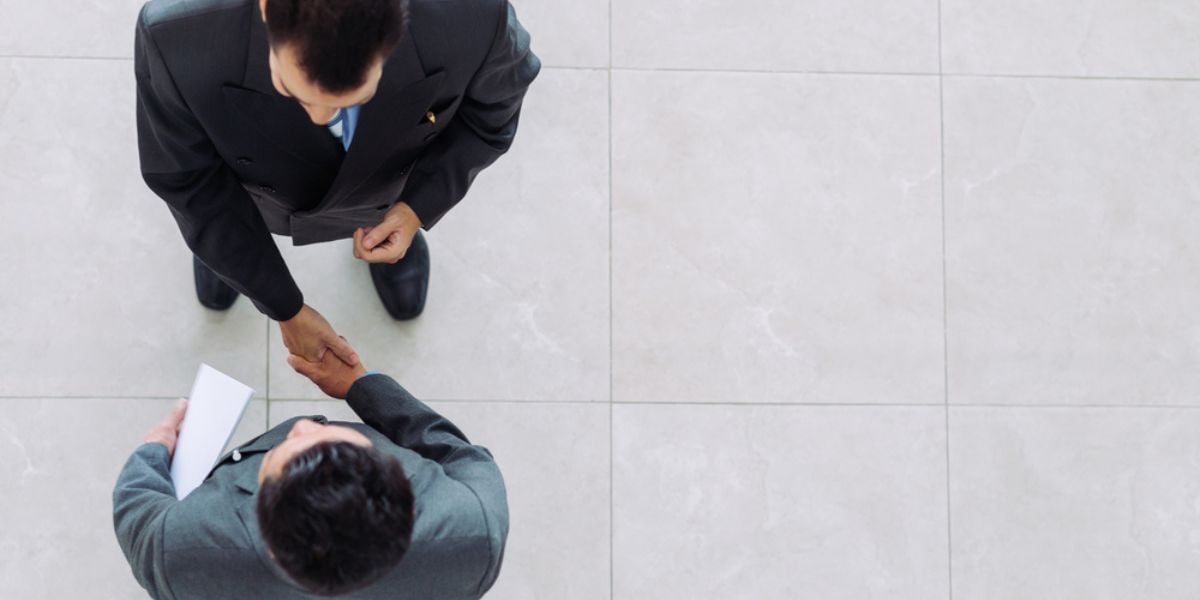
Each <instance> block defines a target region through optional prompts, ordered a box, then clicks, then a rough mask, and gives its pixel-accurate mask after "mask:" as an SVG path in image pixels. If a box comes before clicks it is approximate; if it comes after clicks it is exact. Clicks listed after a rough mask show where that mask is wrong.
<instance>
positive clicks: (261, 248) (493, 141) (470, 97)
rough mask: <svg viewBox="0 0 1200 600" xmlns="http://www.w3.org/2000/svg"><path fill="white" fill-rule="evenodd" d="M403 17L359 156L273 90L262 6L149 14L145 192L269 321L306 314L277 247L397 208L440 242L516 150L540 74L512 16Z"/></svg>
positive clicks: (466, 11)
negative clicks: (435, 231)
mask: <svg viewBox="0 0 1200 600" xmlns="http://www.w3.org/2000/svg"><path fill="white" fill-rule="evenodd" d="M408 3H409V7H410V18H409V24H408V29H407V30H406V31H405V32H404V35H403V37H402V39H401V42H400V45H399V46H398V47H397V48H396V49H395V51H393V52H392V54H391V56H389V57H388V59H387V62H386V63H385V64H384V67H383V77H382V79H381V80H380V82H379V88H378V90H377V91H376V93H375V97H374V98H372V99H371V100H370V101H369V102H367V103H366V104H365V105H363V108H362V112H361V113H360V116H359V121H358V126H357V128H356V129H355V132H354V141H353V143H352V144H351V145H350V150H349V152H346V151H344V150H343V148H342V145H341V143H340V142H338V141H337V140H336V139H335V138H334V137H333V136H332V135H330V133H329V130H328V129H327V128H326V127H324V126H322V125H314V124H313V123H312V122H311V120H310V119H309V118H308V115H307V114H306V113H305V112H304V109H302V108H301V107H300V105H299V104H297V103H296V101H295V100H293V99H291V98H287V97H284V96H281V95H280V94H279V93H278V92H277V91H276V90H275V87H274V85H273V84H272V83H271V71H270V67H269V65H268V60H267V59H268V45H267V32H266V27H265V26H264V25H263V22H262V17H261V15H260V14H259V10H258V0H153V1H152V2H149V3H147V4H146V6H145V8H143V9H142V13H141V16H140V17H139V19H138V25H137V35H136V38H135V40H134V74H135V75H136V77H137V127H138V149H139V155H140V158H141V169H142V177H143V178H144V179H145V180H146V183H147V185H149V186H150V189H152V190H154V192H155V193H156V194H158V196H159V197H161V198H162V199H163V200H164V201H165V202H166V204H167V206H168V207H170V209H171V212H172V214H173V215H174V217H175V220H176V222H177V223H178V225H179V230H180V232H181V233H182V234H183V239H184V241H186V242H187V245H188V247H189V248H190V249H191V250H192V252H193V253H194V254H195V255H196V256H198V257H199V258H200V260H201V261H203V262H204V263H205V264H206V265H208V267H209V268H211V269H212V270H213V271H216V272H217V273H218V274H219V275H221V277H222V278H223V279H224V280H225V281H227V282H228V283H229V284H230V285H231V286H233V287H234V288H235V289H237V290H238V291H239V292H241V293H242V294H244V295H245V296H246V297H248V298H250V299H251V300H252V301H253V302H254V303H255V305H256V306H258V308H259V310H261V311H262V312H263V313H265V314H266V315H267V316H269V317H271V318H272V319H276V320H286V319H290V318H292V317H293V316H295V314H296V313H297V312H299V311H300V308H301V307H302V306H303V303H304V300H303V295H302V294H301V292H300V289H299V288H298V287H297V286H296V283H295V281H294V280H293V279H292V276H291V273H290V272H289V271H288V268H287V265H286V264H285V263H284V261H283V258H282V257H281V256H280V254H279V250H278V249H277V248H276V247H275V242H274V240H273V239H271V233H277V234H281V235H290V236H292V240H293V242H294V243H295V244H297V245H301V244H310V243H314V242H323V241H329V240H334V239H339V238H348V237H350V236H351V235H352V234H353V233H354V230H355V228H357V227H368V226H373V225H378V224H379V222H380V220H381V219H382V217H383V215H384V213H385V212H386V211H387V210H388V209H389V208H391V206H392V205H394V204H395V203H396V202H398V201H401V200H403V201H404V202H405V203H407V204H408V205H409V206H411V207H412V209H413V211H415V212H416V214H417V216H418V217H420V219H421V222H422V223H423V224H424V226H425V227H426V228H429V227H432V226H433V225H434V223H436V222H437V221H438V219H440V218H441V217H442V215H444V214H445V213H446V211H448V210H450V208H451V207H453V206H454V205H455V204H456V203H457V202H458V201H459V200H461V199H462V198H463V196H464V195H465V194H466V193H467V189H468V188H469V187H470V185H471V183H472V181H473V180H474V178H475V176H476V175H477V174H478V173H479V172H480V171H481V170H483V169H484V168H485V167H487V166H488V165H490V164H491V163H492V162H493V161H495V160H496V159H497V158H499V157H500V155H502V154H504V153H505V152H506V151H507V150H508V148H509V146H510V145H511V144H512V141H513V137H514V136H515V135H516V132H517V121H518V117H519V115H520V110H521V102H522V99H523V98H524V96H525V90H526V89H527V88H528V87H529V84H530V83H532V82H533V80H534V78H535V77H537V74H538V71H539V69H540V67H541V63H540V62H539V61H538V58H537V56H535V55H534V54H533V52H531V51H530V49H529V34H528V33H526V32H525V30H524V29H523V28H522V27H521V24H520V22H518V21H517V16H516V13H515V12H514V11H513V9H512V6H511V5H509V3H508V1H507V0H409V2H408ZM430 113H432V114H433V115H434V119H429V118H427V115H428V114H430Z"/></svg>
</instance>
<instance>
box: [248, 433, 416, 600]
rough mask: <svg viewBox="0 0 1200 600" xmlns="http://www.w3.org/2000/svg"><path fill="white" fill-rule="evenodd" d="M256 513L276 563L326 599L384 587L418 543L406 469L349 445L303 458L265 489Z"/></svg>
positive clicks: (319, 447)
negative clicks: (379, 584) (376, 585)
mask: <svg viewBox="0 0 1200 600" xmlns="http://www.w3.org/2000/svg"><path fill="white" fill-rule="evenodd" d="M257 510H258V523H259V529H260V530H261V533H262V536H263V539H264V540H265V541H266V543H267V548H269V549H270V550H271V555H272V556H273V557H274V559H275V562H276V563H278V564H279V566H281V567H283V570H284V571H286V572H287V573H288V574H289V575H291V576H292V578H293V579H295V580H296V581H297V582H298V583H299V584H300V585H302V586H304V587H305V588H306V589H308V591H310V592H313V593H316V594H321V595H336V594H344V593H346V592H351V591H354V590H357V589H361V588H363V587H366V586H368V585H370V584H371V583H374V582H375V581H377V580H379V579H380V578H382V577H383V576H384V575H386V574H387V573H388V571H390V570H391V569H392V568H393V567H395V566H396V565H397V564H399V563H400V560H401V559H402V558H404V554H405V552H407V551H408V544H409V541H410V538H411V536H412V524H413V494H412V488H411V487H410V485H409V482H408V477H407V476H405V474H404V468H403V467H401V466H400V461H399V460H397V459H396V458H395V457H393V456H388V455H386V454H384V453H382V452H380V451H379V450H376V449H375V448H372V447H364V446H359V445H357V444H351V443H349V442H325V443H320V444H315V445H313V446H312V447H311V448H309V449H307V450H305V451H304V452H301V453H300V454H297V455H296V456H295V457H294V458H292V460H290V461H288V463H287V465H285V466H284V468H283V473H282V474H280V475H279V476H275V477H267V478H266V479H265V480H264V481H263V483H262V485H261V486H260V488H259V492H258V505H257Z"/></svg>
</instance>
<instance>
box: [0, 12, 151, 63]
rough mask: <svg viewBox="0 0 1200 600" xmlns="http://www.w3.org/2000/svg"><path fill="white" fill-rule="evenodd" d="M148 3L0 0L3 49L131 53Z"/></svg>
mask: <svg viewBox="0 0 1200 600" xmlns="http://www.w3.org/2000/svg"><path fill="white" fill-rule="evenodd" d="M145 3H146V0H108V1H105V2H77V1H76V2H63V1H56V2H22V1H21V0H0V15H3V18H0V55H5V56H12V55H16V56H92V57H126V58H128V57H132V56H133V34H134V28H135V26H136V25H137V17H138V12H140V11H141V10H142V5H143V4H145ZM127 66H128V65H127ZM129 68H130V69H132V68H133V67H132V66H129ZM129 81H133V74H132V71H130V75H129Z"/></svg>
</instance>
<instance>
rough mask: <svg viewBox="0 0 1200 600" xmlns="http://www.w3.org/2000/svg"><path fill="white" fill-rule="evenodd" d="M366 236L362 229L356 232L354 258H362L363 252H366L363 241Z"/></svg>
mask: <svg viewBox="0 0 1200 600" xmlns="http://www.w3.org/2000/svg"><path fill="white" fill-rule="evenodd" d="M366 235H367V234H366V233H365V232H364V231H363V228H362V227H359V228H358V229H355V230H354V246H353V247H354V258H358V259H361V258H362V251H363V250H364V248H363V245H362V241H363V237H365V236H366Z"/></svg>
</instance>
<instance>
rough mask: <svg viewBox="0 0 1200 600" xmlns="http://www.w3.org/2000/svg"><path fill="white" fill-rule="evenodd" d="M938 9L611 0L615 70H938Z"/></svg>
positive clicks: (927, 3) (862, 0) (920, 4)
mask: <svg viewBox="0 0 1200 600" xmlns="http://www.w3.org/2000/svg"><path fill="white" fill-rule="evenodd" d="M937 11H938V5H937V2H936V0H893V1H891V2H874V1H871V0H843V1H841V2H822V1H820V0H789V1H786V2H783V1H780V0H743V1H742V2H736V3H731V2H720V1H718V0H657V1H655V2H645V1H641V0H612V19H613V66H615V67H637V68H687V69H742V70H751V71H764V70H767V71H770V70H785V71H841V72H845V71H850V72H864V71H865V72H884V73H914V72H916V73H937V70H938V22H937V19H938V16H937V15H938V12H937ZM731 118H732V117H731Z"/></svg>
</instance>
